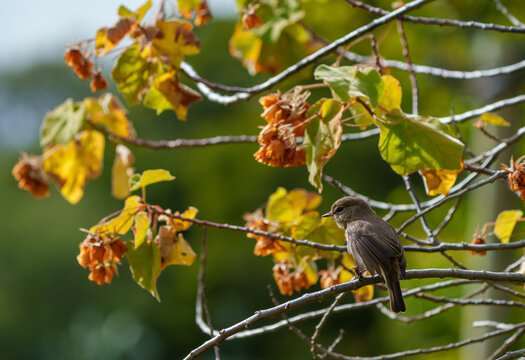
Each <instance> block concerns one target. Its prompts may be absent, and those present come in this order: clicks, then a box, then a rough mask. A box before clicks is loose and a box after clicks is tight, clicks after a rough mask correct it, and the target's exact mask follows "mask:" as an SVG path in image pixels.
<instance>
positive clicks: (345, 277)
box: [339, 252, 356, 284]
mask: <svg viewBox="0 0 525 360" xmlns="http://www.w3.org/2000/svg"><path fill="white" fill-rule="evenodd" d="M341 261H342V263H343V265H344V267H345V268H346V269H352V268H353V267H354V266H356V263H355V261H354V258H353V257H352V256H351V255H350V254H348V253H346V252H345V253H344V254H343V259H342V260H341ZM353 278H354V274H352V273H351V272H350V271H348V270H345V269H343V270H341V272H340V273H339V282H340V283H341V284H342V283H346V282H349V281H350V280H352V279H353Z"/></svg>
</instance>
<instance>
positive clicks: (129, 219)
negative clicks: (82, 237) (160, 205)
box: [89, 195, 145, 235]
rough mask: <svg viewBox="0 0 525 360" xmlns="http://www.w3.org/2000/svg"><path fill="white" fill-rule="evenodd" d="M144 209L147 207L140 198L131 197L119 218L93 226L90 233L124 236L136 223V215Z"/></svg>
mask: <svg viewBox="0 0 525 360" xmlns="http://www.w3.org/2000/svg"><path fill="white" fill-rule="evenodd" d="M144 207H145V205H144V204H143V203H142V199H141V198H140V196H137V195H133V196H130V197H128V198H127V199H126V201H125V202H124V208H123V209H122V211H120V213H119V215H118V216H116V217H114V218H113V219H111V220H109V221H106V222H103V223H101V224H97V225H95V226H93V227H92V228H91V229H90V230H89V232H90V233H93V234H95V233H96V234H100V235H115V234H121V235H123V234H125V233H127V232H128V231H129V229H130V228H131V226H132V225H133V222H134V221H135V215H136V214H137V213H139V212H140V211H142V210H143V209H144Z"/></svg>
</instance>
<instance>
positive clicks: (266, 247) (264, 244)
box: [244, 209, 285, 256]
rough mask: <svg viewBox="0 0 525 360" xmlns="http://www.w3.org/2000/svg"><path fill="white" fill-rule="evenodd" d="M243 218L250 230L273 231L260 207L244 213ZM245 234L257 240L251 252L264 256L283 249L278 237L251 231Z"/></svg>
mask: <svg viewBox="0 0 525 360" xmlns="http://www.w3.org/2000/svg"><path fill="white" fill-rule="evenodd" d="M244 220H246V227H248V228H250V229H252V230H261V231H266V232H273V231H272V228H271V226H270V222H269V221H268V220H267V219H266V218H265V217H264V216H263V213H262V210H261V209H257V210H256V211H255V212H254V213H246V214H244ZM246 236H247V237H249V238H252V239H255V240H257V242H256V243H255V248H254V249H253V253H254V254H255V255H257V256H266V255H270V254H275V253H277V252H279V251H284V250H285V249H284V248H283V246H282V245H281V242H280V241H279V240H278V239H275V238H271V237H268V236H264V235H256V234H252V233H248V234H246Z"/></svg>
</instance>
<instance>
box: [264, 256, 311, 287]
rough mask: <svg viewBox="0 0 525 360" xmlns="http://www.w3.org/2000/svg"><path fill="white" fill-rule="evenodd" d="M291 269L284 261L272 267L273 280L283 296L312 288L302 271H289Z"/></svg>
mask: <svg viewBox="0 0 525 360" xmlns="http://www.w3.org/2000/svg"><path fill="white" fill-rule="evenodd" d="M291 267H292V265H291V264H290V263H289V262H288V261H286V260H284V261H281V262H280V263H277V264H275V265H274V266H273V278H274V280H275V282H276V283H277V286H278V287H279V291H280V292H281V294H283V295H292V294H293V291H294V290H295V291H301V289H303V288H304V289H308V288H309V287H310V286H312V284H311V283H310V282H309V281H308V277H307V276H306V274H305V272H304V271H301V270H299V269H296V270H295V271H290V270H291Z"/></svg>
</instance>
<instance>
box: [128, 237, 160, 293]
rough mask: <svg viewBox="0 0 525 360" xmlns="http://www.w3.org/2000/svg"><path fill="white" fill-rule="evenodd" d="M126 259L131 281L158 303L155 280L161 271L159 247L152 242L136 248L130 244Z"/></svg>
mask: <svg viewBox="0 0 525 360" xmlns="http://www.w3.org/2000/svg"><path fill="white" fill-rule="evenodd" d="M127 258H128V263H129V268H130V270H131V274H132V275H133V280H135V282H136V283H137V284H139V285H140V286H141V287H142V288H144V289H145V290H146V291H148V292H149V293H150V294H151V295H152V296H153V297H154V298H155V299H157V301H159V302H160V297H159V293H158V291H157V279H158V277H159V275H160V273H161V271H162V270H161V267H160V251H159V247H158V246H157V245H156V244H155V243H154V242H153V241H150V242H147V241H144V242H143V243H142V245H140V246H139V247H137V248H135V247H134V246H133V245H131V244H130V245H129V246H128V253H127Z"/></svg>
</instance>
